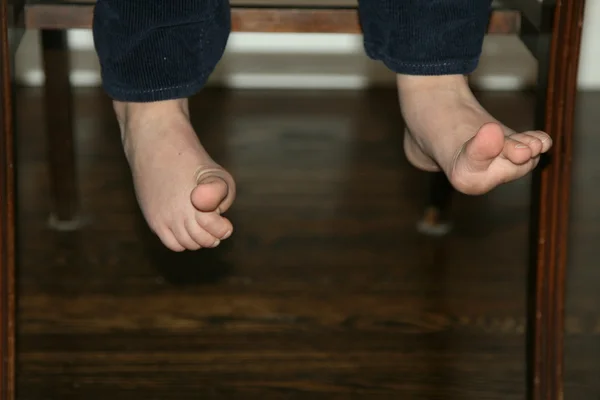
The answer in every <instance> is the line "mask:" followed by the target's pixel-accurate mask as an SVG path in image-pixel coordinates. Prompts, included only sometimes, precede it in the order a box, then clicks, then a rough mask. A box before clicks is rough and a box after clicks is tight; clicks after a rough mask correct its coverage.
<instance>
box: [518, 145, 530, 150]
mask: <svg viewBox="0 0 600 400" xmlns="http://www.w3.org/2000/svg"><path fill="white" fill-rule="evenodd" d="M528 147H529V146H527V145H526V144H517V145H515V148H516V149H526V148H528Z"/></svg>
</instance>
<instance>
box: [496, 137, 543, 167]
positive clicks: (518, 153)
mask: <svg viewBox="0 0 600 400" xmlns="http://www.w3.org/2000/svg"><path fill="white" fill-rule="evenodd" d="M502 155H503V156H504V157H505V158H506V159H507V160H509V161H510V162H512V163H513V164H516V165H523V164H525V163H526V162H528V161H530V160H531V158H532V157H535V156H536V155H534V154H533V150H532V149H531V147H530V145H529V144H525V143H523V142H521V141H519V140H515V139H513V138H512V136H511V137H507V138H506V141H505V142H504V149H503V151H502Z"/></svg>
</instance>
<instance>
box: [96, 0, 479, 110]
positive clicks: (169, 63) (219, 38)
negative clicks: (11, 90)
mask: <svg viewBox="0 0 600 400" xmlns="http://www.w3.org/2000/svg"><path fill="white" fill-rule="evenodd" d="M490 4H491V1H490V0H360V2H359V11H360V20H361V23H362V26H363V31H364V45H365V50H366V52H367V54H368V55H369V57H371V58H373V59H375V60H380V61H382V62H383V63H385V65H387V66H388V67H389V68H390V69H391V70H393V71H394V72H396V73H401V74H408V75H447V74H469V73H471V72H472V71H473V70H474V69H475V67H476V66H477V63H478V61H479V56H480V54H481V46H482V43H483V37H484V33H485V29H486V26H487V22H488V18H489V12H490ZM229 11H230V9H229V2H228V0H98V2H97V5H96V10H95V14H94V41H95V45H96V50H97V52H98V56H99V59H100V65H101V67H102V79H103V85H104V88H105V90H106V91H107V93H108V94H109V95H110V96H111V97H112V98H113V99H115V100H120V101H132V102H149V101H159V100H169V99H175V98H184V97H189V96H191V95H193V94H195V93H196V92H198V91H199V90H200V89H201V88H202V86H203V85H204V84H205V83H206V80H207V79H208V76H209V75H210V73H211V72H212V71H213V69H214V68H215V66H216V64H217V63H218V62H219V60H220V59H221V56H222V55H223V51H224V49H225V45H226V43H227V39H228V37H229V32H230V12H229Z"/></svg>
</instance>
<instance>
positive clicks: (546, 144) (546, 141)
mask: <svg viewBox="0 0 600 400" xmlns="http://www.w3.org/2000/svg"><path fill="white" fill-rule="evenodd" d="M525 133H526V134H527V135H529V136H532V137H535V138H537V139H538V140H539V141H540V142H541V143H542V149H541V150H540V153H545V152H547V151H548V150H550V147H552V138H551V137H550V135H548V134H547V133H546V132H542V131H530V132H525Z"/></svg>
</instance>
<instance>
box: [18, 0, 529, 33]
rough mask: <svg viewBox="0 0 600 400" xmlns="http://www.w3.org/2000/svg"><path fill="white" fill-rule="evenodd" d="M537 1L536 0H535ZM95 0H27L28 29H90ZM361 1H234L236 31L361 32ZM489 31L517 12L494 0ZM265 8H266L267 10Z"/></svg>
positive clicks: (515, 28) (511, 28) (509, 26)
mask: <svg viewBox="0 0 600 400" xmlns="http://www.w3.org/2000/svg"><path fill="white" fill-rule="evenodd" d="M533 1H536V0H533ZM94 3H95V0H28V1H27V2H26V5H25V18H24V20H25V27H26V28H28V29H73V28H90V27H91V24H92V11H93V6H94ZM357 4H358V0H231V5H232V7H233V30H234V31H240V32H304V33H309V32H320V33H360V31H361V29H360V25H359V23H358V18H357V17H356V11H355V10H354V8H356V6H357ZM493 4H494V8H495V10H496V11H495V12H494V13H493V14H492V18H491V21H490V24H489V29H488V33H494V34H514V33H518V32H519V29H520V15H519V12H518V11H515V10H510V9H507V7H506V6H505V3H504V0H502V1H498V0H496V1H494V3H493ZM265 8H266V9H265Z"/></svg>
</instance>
